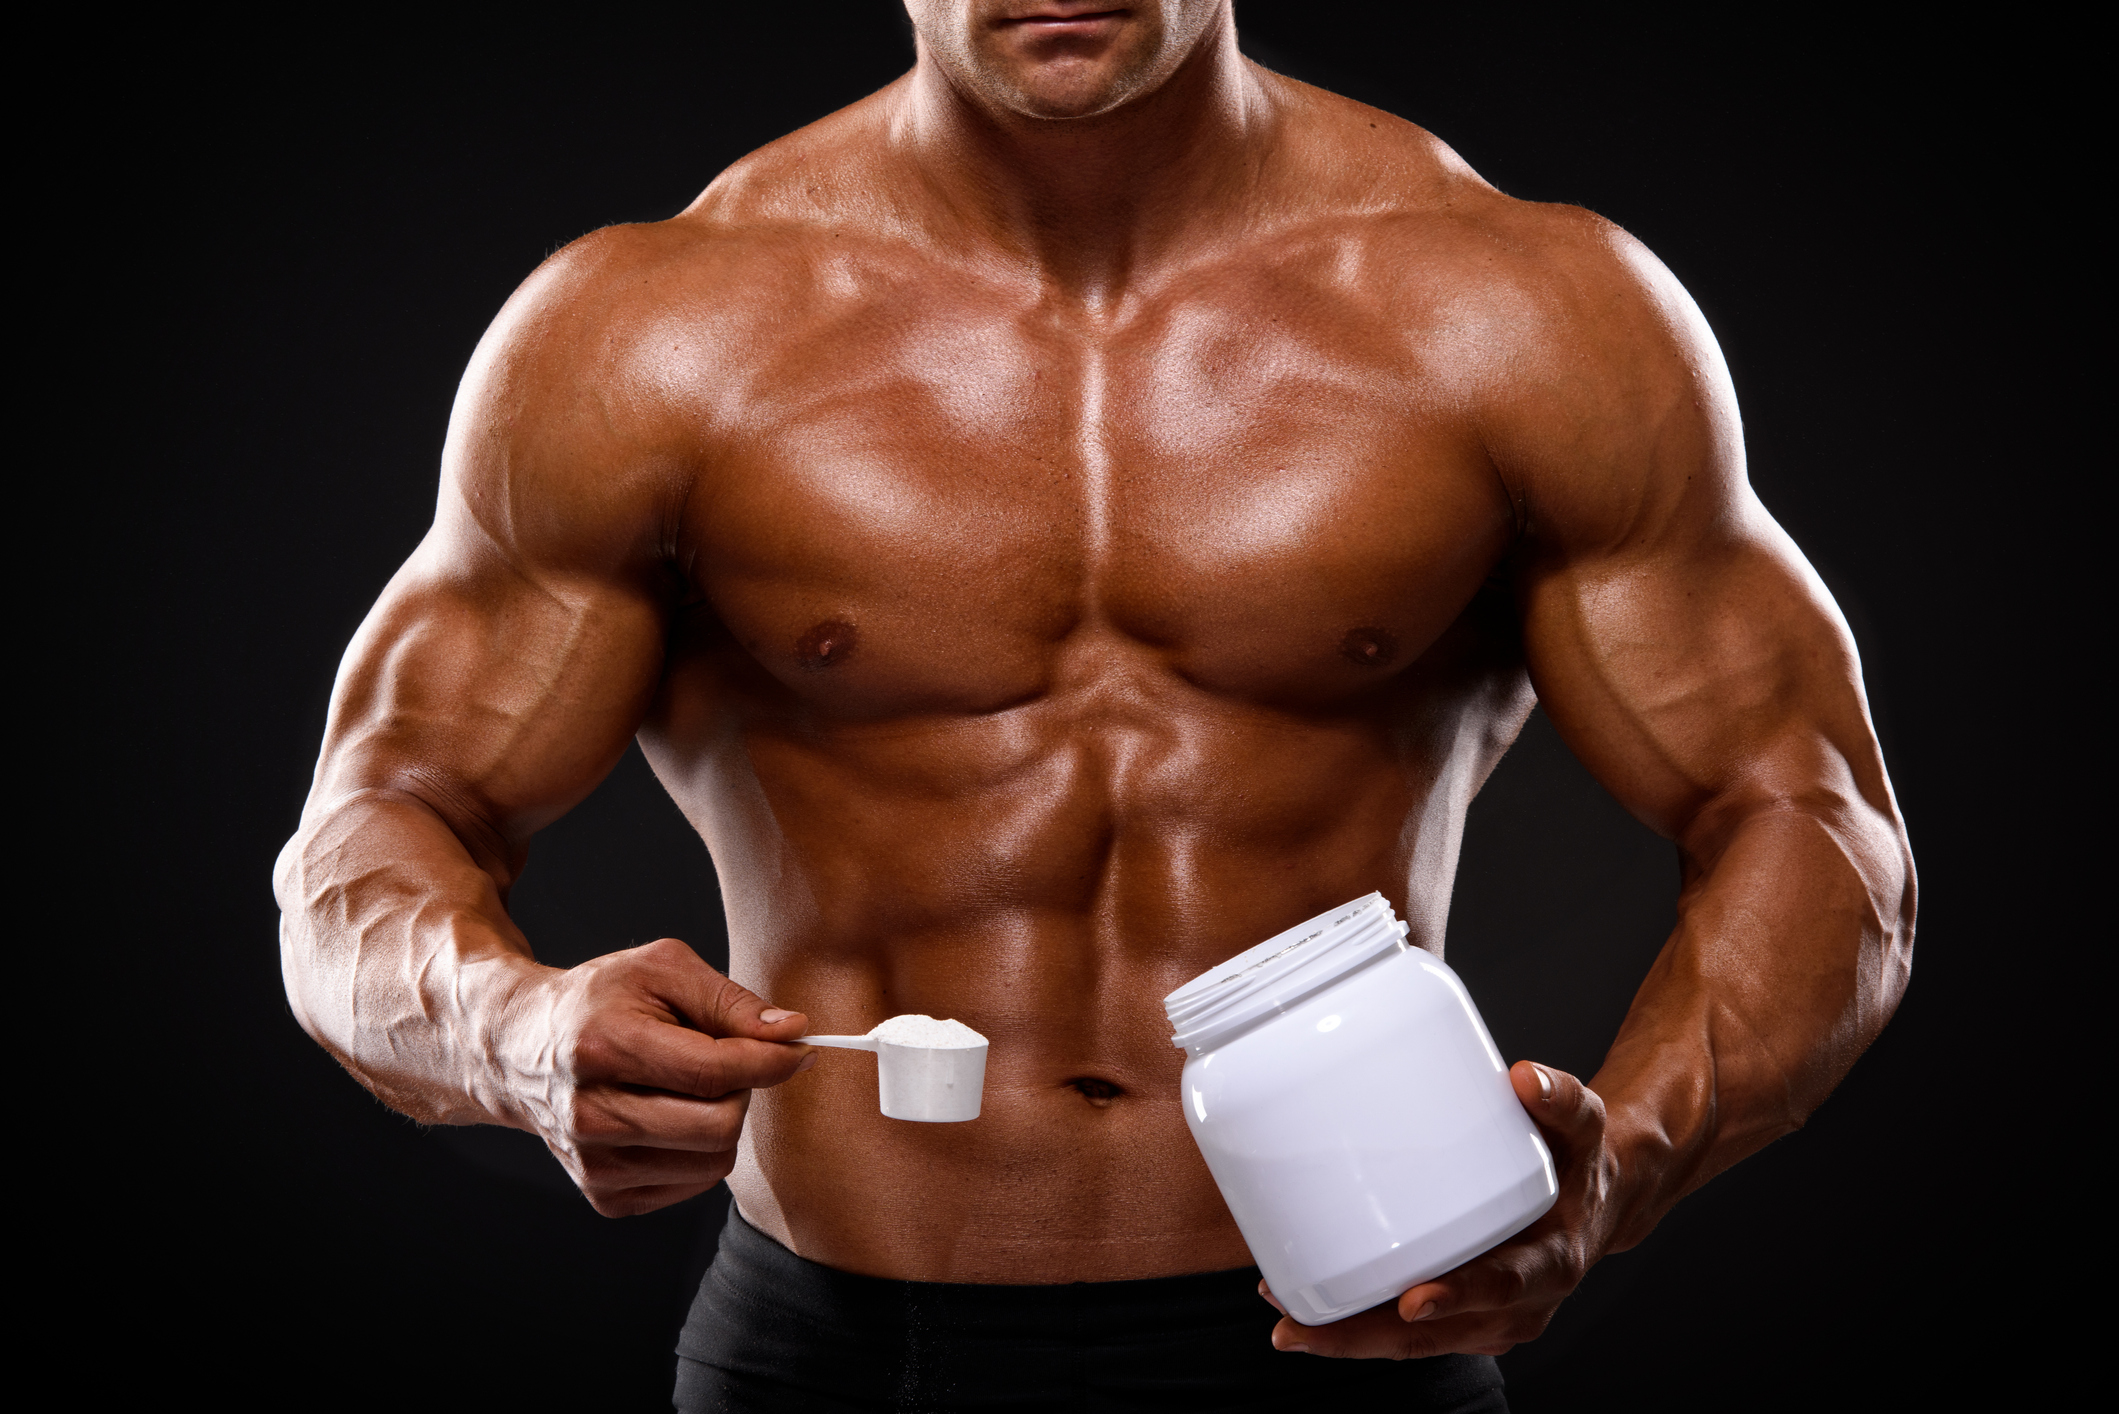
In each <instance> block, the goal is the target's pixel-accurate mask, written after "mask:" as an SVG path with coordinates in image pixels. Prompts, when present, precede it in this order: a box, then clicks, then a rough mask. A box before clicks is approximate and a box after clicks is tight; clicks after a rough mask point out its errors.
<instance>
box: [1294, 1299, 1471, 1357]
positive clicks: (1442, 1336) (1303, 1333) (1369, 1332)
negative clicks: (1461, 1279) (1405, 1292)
mask: <svg viewBox="0 0 2119 1414" xmlns="http://www.w3.org/2000/svg"><path fill="white" fill-rule="evenodd" d="M1452 1324H1461V1323H1452ZM1452 1334H1461V1335H1465V1336H1467V1337H1469V1338H1471V1339H1481V1338H1483V1337H1482V1336H1480V1335H1479V1334H1477V1333H1474V1332H1470V1331H1468V1330H1460V1331H1455V1332H1453V1331H1451V1330H1448V1329H1444V1328H1442V1327H1436V1326H1413V1325H1408V1324H1406V1323H1405V1322H1404V1321H1401V1320H1399V1319H1398V1313H1397V1312H1396V1311H1394V1310H1392V1309H1391V1307H1389V1306H1388V1305H1385V1306H1378V1307H1377V1308H1375V1309H1374V1310H1372V1311H1363V1312H1360V1313H1359V1314H1357V1315H1352V1316H1348V1317H1346V1318H1345V1319H1344V1320H1338V1321H1333V1322H1332V1323H1331V1324H1330V1325H1324V1326H1306V1325H1303V1324H1301V1323H1300V1322H1299V1321H1297V1320H1295V1319H1294V1318H1293V1317H1286V1318H1284V1319H1283V1320H1281V1322H1280V1323H1279V1324H1278V1325H1276V1326H1274V1327H1273V1348H1274V1349H1276V1350H1285V1351H1293V1352H1299V1353H1302V1354H1306V1355H1321V1356H1324V1357H1326V1358H1327V1359H1334V1360H1418V1359H1424V1358H1425V1357H1427V1356H1429V1355H1439V1354H1442V1353H1444V1351H1445V1350H1446V1349H1447V1348H1448V1339H1449V1337H1450V1336H1451V1335H1452Z"/></svg>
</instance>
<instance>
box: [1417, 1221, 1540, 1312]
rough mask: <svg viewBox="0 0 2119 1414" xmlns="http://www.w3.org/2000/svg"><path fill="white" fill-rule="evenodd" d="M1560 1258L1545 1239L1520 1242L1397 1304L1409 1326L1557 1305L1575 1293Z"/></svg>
mask: <svg viewBox="0 0 2119 1414" xmlns="http://www.w3.org/2000/svg"><path fill="white" fill-rule="evenodd" d="M1559 1255H1560V1254H1559V1253H1558V1252H1557V1251H1556V1250H1554V1246H1553V1244H1552V1242H1551V1241H1550V1240H1548V1239H1547V1238H1545V1237H1542V1236H1541V1237H1536V1238H1528V1239H1526V1238H1515V1239H1511V1240H1510V1241H1507V1242H1504V1243H1502V1244H1501V1245H1500V1246H1499V1247H1496V1248H1494V1249H1493V1250H1492V1251H1490V1252H1487V1253H1484V1254H1482V1255H1481V1256H1478V1257H1474V1258H1472V1260H1471V1261H1469V1262H1466V1263H1465V1264H1464V1265H1463V1266H1461V1267H1458V1268H1456V1269H1455V1270H1454V1271H1448V1272H1444V1273H1443V1274H1442V1275H1441V1276H1439V1277H1436V1278H1435V1279H1434V1280H1433V1281H1424V1282H1421V1283H1420V1284H1419V1285H1418V1286H1415V1287H1410V1288H1408V1289H1407V1290H1406V1291H1405V1292H1404V1293H1403V1294H1401V1295H1400V1296H1399V1297H1398V1300H1397V1301H1396V1302H1395V1303H1394V1304H1393V1307H1392V1309H1393V1311H1394V1312H1395V1313H1396V1314H1397V1316H1398V1318H1399V1319H1400V1320H1402V1321H1405V1322H1406V1323H1407V1324H1418V1323H1419V1322H1422V1321H1441V1320H1447V1319H1449V1318H1450V1317H1453V1316H1462V1315H1467V1314H1470V1313H1473V1312H1478V1311H1502V1310H1508V1309H1510V1308H1513V1307H1517V1306H1522V1305H1525V1304H1537V1303H1542V1302H1545V1301H1555V1302H1556V1301H1558V1300H1559V1299H1560V1298H1561V1297H1562V1296H1564V1295H1566V1294H1567V1292H1568V1291H1569V1290H1570V1289H1571V1285H1572V1284H1571V1283H1570V1282H1567V1281H1565V1280H1563V1279H1562V1266H1561V1262H1560V1260H1559Z"/></svg>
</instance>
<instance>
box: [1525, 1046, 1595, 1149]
mask: <svg viewBox="0 0 2119 1414" xmlns="http://www.w3.org/2000/svg"><path fill="white" fill-rule="evenodd" d="M1508 1083H1509V1084H1510V1085H1511V1086H1513V1087H1514V1088H1515V1092H1516V1098H1517V1099H1518V1100H1520V1101H1522V1102H1523V1108H1524V1109H1525V1110H1527V1111H1529V1113H1530V1117H1531V1119H1532V1120H1534V1121H1535V1122H1536V1123H1537V1126H1538V1128H1540V1129H1542V1130H1544V1131H1545V1135H1546V1137H1547V1138H1548V1139H1551V1140H1553V1141H1554V1142H1555V1143H1556V1144H1557V1145H1558V1146H1559V1147H1560V1148H1562V1149H1563V1150H1565V1149H1573V1148H1575V1147H1576V1146H1577V1145H1579V1144H1583V1143H1594V1142H1595V1141H1596V1138H1597V1136H1598V1135H1600V1134H1602V1133H1603V1132H1604V1099H1603V1097H1602V1096H1601V1095H1599V1094H1597V1092H1596V1091H1594V1090H1592V1089H1590V1088H1589V1087H1588V1086H1587V1085H1584V1084H1583V1083H1582V1082H1581V1081H1579V1080H1577V1079H1576V1078H1575V1077H1574V1076H1572V1075H1569V1074H1568V1073H1567V1072H1566V1071H1564V1070H1555V1069H1554V1068H1553V1067H1551V1066H1549V1065H1538V1064H1536V1063H1535V1062H1532V1061H1517V1062H1516V1063H1515V1064H1514V1065H1513V1066H1511V1067H1509V1071H1508Z"/></svg>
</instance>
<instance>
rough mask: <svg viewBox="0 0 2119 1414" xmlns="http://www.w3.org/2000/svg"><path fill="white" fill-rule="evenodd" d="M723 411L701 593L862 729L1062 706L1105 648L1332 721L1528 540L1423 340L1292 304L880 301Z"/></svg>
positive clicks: (1348, 311) (704, 506)
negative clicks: (1031, 701) (1112, 309)
mask: <svg viewBox="0 0 2119 1414" xmlns="http://www.w3.org/2000/svg"><path fill="white" fill-rule="evenodd" d="M724 406H726V407H729V408H731V409H732V410H733V411H732V413H731V414H730V415H729V416H728V418H727V428H728V430H727V432H726V433H724V434H722V435H720V436H718V437H717V438H716V441H717V448H716V452H715V455H714V456H713V457H712V458H711V461H710V464H707V465H704V466H703V467H702V471H701V482H700V488H699V494H695V495H694V496H693V497H692V498H691V500H690V502H689V503H688V507H687V521H686V524H685V526H684V527H683V534H684V535H685V537H686V538H687V540H688V542H689V546H688V548H689V549H690V550H691V551H692V552H693V553H691V554H690V555H689V557H688V558H689V559H690V562H691V563H692V564H693V565H694V566H695V567H696V570H695V577H696V584H695V589H696V591H697V592H699V593H700V594H702V595H703V596H704V597H705V598H706V599H707V600H709V601H710V602H711V604H712V605H713V608H714V610H715V612H716V613H717V614H718V616H719V618H720V620H721V622H722V623H723V624H724V625H725V626H726V627H727V629H728V630H729V632H730V634H731V635H732V636H733V637H734V638H735V640H736V641H737V642H739V643H740V644H741V645H742V646H743V647H744V648H746V649H748V650H749V653H750V655H751V656H753V657H754V658H756V660H757V661H758V662H759V663H760V664H762V665H763V666H764V667H765V668H766V670H767V671H768V672H770V673H771V674H772V675H773V676H774V677H776V678H778V679H780V680H781V682H782V683H783V684H784V685H785V687H786V688H787V689H789V690H791V691H793V692H795V693H797V694H800V695H803V696H807V697H813V698H815V699H817V701H818V702H819V704H820V705H830V706H833V707H836V708H837V709H839V710H843V711H845V712H848V713H851V714H853V715H856V716H891V715H900V714H907V713H917V712H980V711H992V710H997V709H999V708H1001V707H1004V706H1007V705H1010V704H1011V703H1014V702H1018V701H1022V700H1026V699H1028V698H1031V697H1034V696H1036V695H1038V694H1040V693H1043V692H1048V691H1051V690H1053V689H1054V687H1055V686H1056V683H1055V676H1056V675H1058V674H1060V673H1062V672H1063V666H1062V665H1063V657H1064V655H1063V654H1062V653H1061V651H1060V650H1061V647H1062V645H1064V644H1066V643H1068V642H1069V641H1070V640H1078V639H1079V638H1080V636H1081V635H1082V634H1083V633H1084V631H1085V630H1093V631H1097V632H1100V633H1103V634H1105V635H1106V636H1107V637H1114V638H1115V639H1116V640H1118V641H1121V642H1124V643H1126V644H1129V645H1131V646H1133V647H1134V648H1137V649H1138V650H1139V651H1140V652H1141V653H1142V654H1145V655H1152V656H1154V657H1156V658H1158V659H1159V660H1160V661H1161V662H1162V663H1163V664H1165V665H1166V666H1167V668H1168V669H1169V670H1170V671H1171V672H1173V673H1174V674H1176V675H1177V676H1179V677H1181V678H1183V679H1185V680H1186V681H1188V682H1189V683H1191V684H1193V685H1195V686H1197V687H1199V688H1201V689H1203V690H1205V691H1207V692H1210V693H1215V694H1220V695H1225V696H1229V697H1233V698H1237V699H1245V700H1251V701H1258V702H1263V703H1274V702H1285V703H1288V704H1290V705H1294V704H1299V703H1311V704H1315V703H1320V702H1322V701H1325V700H1329V699H1330V698H1332V697H1335V696H1340V695H1345V694H1349V693H1353V692H1356V691H1359V690H1360V689H1361V688H1363V687H1364V686H1367V685H1369V684H1372V683H1374V682H1375V681H1376V680H1377V678H1378V676H1379V675H1380V674H1389V673H1393V672H1396V671H1399V670H1402V669H1404V668H1405V667H1407V666H1409V665H1411V664H1412V663H1414V662H1416V661H1417V660H1418V659H1419V658H1420V656H1421V655H1422V654H1423V653H1424V652H1425V651H1426V649H1427V648H1428V646H1429V645H1431V644H1432V643H1434V642H1435V641H1436V639H1437V638H1438V637H1439V636H1440V635H1442V634H1443V632H1444V631H1445V630H1446V629H1447V628H1448V627H1449V626H1450V625H1451V624H1452V623H1453V622H1454V621H1455V620H1456V619H1457V618H1458V616H1459V615H1460V613H1461V612H1462V611H1463V609H1464V607H1465V605H1466V604H1467V603H1468V602H1469V601H1470V599H1471V597H1472V595H1473V594H1474V593H1475V592H1476V591H1477V589H1478V587H1479V585H1480V583H1481V582H1482V580H1483V579H1484V578H1485V576H1486V575H1487V574H1488V573H1489V572H1490V571H1491V570H1492V568H1493V566H1494V564H1495V562H1496V561H1497V560H1498V558H1499V557H1500V555H1501V554H1502V553H1503V552H1504V551H1505V549H1506V546H1507V543H1508V540H1509V538H1510V535H1511V533H1512V520H1511V516H1510V511H1509V506H1508V502H1507V498H1506V495H1505V493H1504V492H1503V491H1502V489H1501V487H1500V484H1499V482H1498V480H1497V479H1496V478H1495V476H1494V474H1493V472H1492V470H1491V468H1490V466H1489V465H1488V464H1487V462H1486V459H1485V457H1484V455H1483V453H1482V452H1481V451H1480V449H1479V447H1478V445H1477V442H1476V440H1475V439H1474V438H1473V437H1472V436H1471V435H1470V434H1469V432H1468V429H1467V428H1466V427H1465V426H1464V425H1463V423H1462V421H1461V419H1459V418H1457V417H1455V416H1453V415H1452V413H1451V412H1450V410H1449V408H1448V406H1447V402H1446V400H1445V399H1443V398H1441V397H1440V396H1438V395H1437V393H1436V391H1435V380H1434V379H1433V378H1432V377H1431V376H1429V370H1427V369H1426V368H1425V367H1424V365H1423V363H1422V359H1421V354H1420V350H1419V347H1418V345H1417V342H1416V341H1414V340H1411V339H1407V338H1402V337H1399V336H1397V335H1395V334H1394V333H1393V332H1392V331H1390V330H1388V329H1385V328H1380V327H1379V324H1378V321H1377V320H1375V319H1374V318H1373V317H1372V316H1371V315H1369V314H1367V313H1366V312H1364V311H1361V310H1359V309H1358V308H1353V307H1348V308H1338V309H1334V308H1329V307H1328V308H1326V309H1323V310H1319V309H1317V308H1314V307H1306V306H1305V305H1304V304H1303V303H1302V302H1300V301H1289V300H1287V299H1284V298H1281V297H1279V296H1278V295H1276V294H1275V293H1273V292H1264V293H1260V292H1249V294H1248V296H1246V294H1245V293H1244V292H1235V293H1232V294H1227V295H1214V294H1201V295H1198V296H1196V297H1193V298H1189V299H1173V300H1171V301H1169V302H1168V303H1167V304H1166V305H1165V306H1163V307H1161V308H1157V309H1151V310H1147V311H1143V312H1140V313H1138V314H1137V315H1136V316H1134V317H1132V318H1129V319H1127V320H1124V321H1115V320H1114V321H1108V322H1103V323H1098V322H1096V321H1093V320H1090V319H1087V318H1075V317H1066V316H1063V315H1055V314H1053V313H1052V312H1050V311H1048V310H1041V309H1034V308H1033V309H1027V310H1023V309H1017V310H1009V309H1003V308H997V307H994V306H993V305H991V304H985V303H980V302H978V301H972V300H966V301H963V302H956V301H952V300H950V299H949V298H947V297H946V295H944V294H943V292H940V291H936V290H932V289H930V290H927V291H925V292H924V298H898V299H884V300H876V301H869V302H861V303H857V304H855V305H854V306H853V307H851V308H848V309H846V310H844V311H843V312H841V313H839V314H838V315H837V316H835V317H833V318H829V319H824V320H819V321H815V322H813V323H811V324H810V325H809V326H808V327H806V328H805V329H803V330H802V332H801V333H800V334H799V335H798V336H797V337H794V338H791V339H788V340H786V341H785V342H784V343H781V344H779V345H778V346H776V347H774V348H773V349H772V351H771V354H770V356H769V357H765V358H761V359H759V360H757V361H756V362H755V364H754V365H752V366H750V367H749V368H747V370H746V371H745V374H744V376H743V378H742V380H741V386H740V389H739V391H738V392H737V393H736V394H734V395H732V396H730V397H728V398H727V399H725V400H724Z"/></svg>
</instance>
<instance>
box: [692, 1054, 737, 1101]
mask: <svg viewBox="0 0 2119 1414" xmlns="http://www.w3.org/2000/svg"><path fill="white" fill-rule="evenodd" d="M689 1085H690V1089H691V1092H692V1093H693V1094H694V1095H703V1096H705V1097H706V1098H708V1099H718V1098H720V1097H721V1096H723V1095H725V1094H727V1093H728V1092H729V1091H730V1090H732V1089H734V1088H735V1087H734V1086H733V1085H732V1084H730V1083H729V1074H728V1057H727V1056H726V1054H724V1051H723V1048H722V1047H721V1046H720V1045H719V1044H718V1043H715V1042H711V1041H710V1042H708V1043H707V1044H706V1045H705V1046H702V1047H701V1048H700V1049H699V1052H698V1054H697V1056H696V1057H695V1058H694V1060H693V1061H692V1066H691V1071H690V1073H689Z"/></svg>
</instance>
